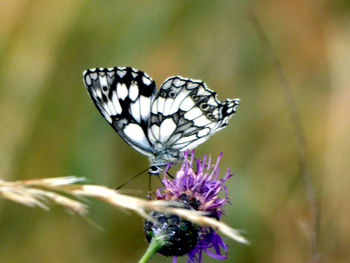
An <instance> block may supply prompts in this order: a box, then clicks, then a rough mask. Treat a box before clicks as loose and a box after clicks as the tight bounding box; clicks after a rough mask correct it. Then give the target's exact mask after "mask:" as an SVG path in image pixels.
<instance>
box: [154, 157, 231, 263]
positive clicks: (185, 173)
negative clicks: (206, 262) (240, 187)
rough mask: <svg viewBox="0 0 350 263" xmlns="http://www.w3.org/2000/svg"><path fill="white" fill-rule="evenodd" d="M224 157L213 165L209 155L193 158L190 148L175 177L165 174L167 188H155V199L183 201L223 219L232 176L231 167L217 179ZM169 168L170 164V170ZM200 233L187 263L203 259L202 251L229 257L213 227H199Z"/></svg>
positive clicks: (175, 257)
mask: <svg viewBox="0 0 350 263" xmlns="http://www.w3.org/2000/svg"><path fill="white" fill-rule="evenodd" d="M221 157H222V153H220V155H219V157H218V159H217V161H216V163H215V165H212V164H211V157H210V156H209V157H207V156H206V155H205V156H204V157H203V160H202V161H201V160H195V161H194V151H193V152H192V154H191V155H189V152H188V151H187V152H185V159H184V161H183V163H182V167H181V169H180V170H179V171H178V172H177V173H176V177H175V178H174V179H168V178H166V177H165V176H164V178H163V179H162V182H163V184H164V187H162V188H159V189H158V190H157V191H156V193H155V195H156V198H157V199H160V200H167V201H176V202H182V203H184V204H185V205H186V206H187V207H190V208H191V209H195V210H199V211H205V212H206V213H207V214H208V216H210V217H214V218H216V219H218V220H220V218H221V216H222V214H223V209H222V207H223V205H224V204H225V203H226V202H228V196H227V188H226V186H225V182H226V181H227V179H229V178H230V177H231V176H233V174H231V173H230V170H229V169H228V171H227V172H226V175H225V176H224V178H221V179H219V178H218V174H219V167H218V165H219V161H220V159H221ZM169 167H170V164H169V165H168V167H167V169H169ZM221 192H224V194H225V196H224V197H223V198H221V197H219V196H218V195H219V193H221ZM198 232H199V233H198V234H199V235H198V240H197V243H196V244H195V245H194V246H193V248H192V249H191V250H190V251H189V252H188V253H187V255H188V260H187V263H200V262H202V254H203V252H205V253H206V254H207V255H209V256H210V257H213V258H216V259H226V258H227V245H226V244H225V243H224V241H223V240H222V238H221V237H220V236H219V235H218V234H217V233H216V232H215V230H214V229H212V228H211V227H199V228H198ZM173 262H174V263H175V262H177V256H174V258H173Z"/></svg>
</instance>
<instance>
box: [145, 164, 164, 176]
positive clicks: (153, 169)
mask: <svg viewBox="0 0 350 263" xmlns="http://www.w3.org/2000/svg"><path fill="white" fill-rule="evenodd" d="M162 171H163V169H162V168H160V167H159V166H157V165H151V167H150V168H149V169H148V173H149V174H150V175H160V173H161V172H162Z"/></svg>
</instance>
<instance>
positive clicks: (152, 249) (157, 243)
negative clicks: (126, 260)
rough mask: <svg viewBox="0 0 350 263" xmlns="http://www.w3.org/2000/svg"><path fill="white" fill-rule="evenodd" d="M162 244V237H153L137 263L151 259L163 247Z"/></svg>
mask: <svg viewBox="0 0 350 263" xmlns="http://www.w3.org/2000/svg"><path fill="white" fill-rule="evenodd" d="M164 244H165V241H164V239H163V238H162V237H153V238H152V240H151V243H150V244H149V246H148V248H147V250H146V252H145V254H144V255H143V256H142V258H141V259H140V261H139V263H146V262H148V261H149V260H150V259H151V257H153V255H154V254H155V253H157V251H158V250H159V249H161V248H162V247H163V246H164Z"/></svg>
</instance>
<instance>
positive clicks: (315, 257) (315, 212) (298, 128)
mask: <svg viewBox="0 0 350 263" xmlns="http://www.w3.org/2000/svg"><path fill="white" fill-rule="evenodd" d="M249 18H250V20H251V22H252V24H253V25H254V27H255V29H256V30H257V32H258V34H259V36H260V38H261V40H262V41H263V43H264V44H265V46H266V47H267V49H268V52H269V54H270V57H271V60H272V62H273V64H274V67H275V68H276V70H277V74H278V77H279V78H280V81H281V83H282V85H281V88H282V90H283V92H284V96H285V99H286V101H287V105H288V108H289V113H290V117H291V121H292V122H293V126H294V128H295V134H296V136H297V140H298V144H297V147H298V163H299V166H298V167H299V171H298V174H299V176H300V178H301V180H302V182H303V185H304V188H305V191H306V196H307V200H308V203H309V206H310V210H311V217H312V227H311V229H312V236H311V238H310V248H311V262H312V263H319V262H320V260H319V259H320V256H319V235H320V234H319V233H320V231H319V225H320V213H319V204H318V201H317V197H316V193H315V189H314V186H313V184H312V182H311V180H310V177H309V175H308V173H307V171H306V140H305V135H304V132H303V128H302V124H301V121H300V117H299V114H298V110H297V106H296V103H295V100H294V98H293V94H292V92H291V89H290V87H289V84H288V81H287V78H286V76H285V74H284V72H283V70H282V66H281V63H280V61H279V60H278V58H277V56H276V55H275V53H274V52H273V49H272V46H271V44H270V42H269V40H268V38H267V36H266V34H265V31H264V30H263V28H262V26H261V24H260V22H259V20H258V19H257V17H256V16H255V15H254V14H249Z"/></svg>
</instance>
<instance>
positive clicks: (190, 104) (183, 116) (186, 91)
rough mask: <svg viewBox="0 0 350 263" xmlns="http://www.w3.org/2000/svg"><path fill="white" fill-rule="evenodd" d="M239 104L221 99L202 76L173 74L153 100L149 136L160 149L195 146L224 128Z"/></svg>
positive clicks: (181, 148) (191, 147) (235, 101)
mask: <svg viewBox="0 0 350 263" xmlns="http://www.w3.org/2000/svg"><path fill="white" fill-rule="evenodd" d="M238 104H239V100H238V99H234V100H226V101H223V102H220V101H218V99H217V98H216V93H215V92H214V91H212V90H210V89H209V88H207V87H206V85H205V84H204V83H203V82H202V81H200V80H192V79H186V78H182V77H179V76H176V77H170V78H168V79H167V80H166V81H165V82H164V83H163V84H162V86H161V87H160V90H159V92H158V94H157V96H156V97H155V99H154V101H153V103H152V111H151V122H150V127H149V130H148V136H149V139H150V141H151V143H152V144H153V145H155V147H156V149H158V148H164V147H165V148H169V149H178V150H180V151H181V152H183V151H185V150H187V149H193V148H195V147H196V146H197V145H199V144H201V143H203V142H204V141H205V140H207V139H208V138H209V137H210V136H211V135H212V134H214V133H215V132H217V131H218V130H220V129H222V128H224V127H225V126H226V125H227V121H228V119H229V118H230V117H231V116H232V115H233V114H234V113H235V112H236V109H235V107H236V106H237V105H238Z"/></svg>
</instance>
